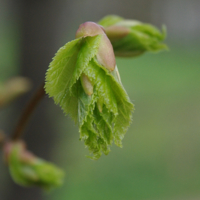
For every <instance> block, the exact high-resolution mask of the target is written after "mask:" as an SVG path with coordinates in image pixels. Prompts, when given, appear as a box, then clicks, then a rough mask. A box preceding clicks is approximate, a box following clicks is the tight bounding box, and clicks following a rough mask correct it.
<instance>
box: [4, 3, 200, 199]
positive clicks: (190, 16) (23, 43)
mask: <svg viewBox="0 0 200 200" xmlns="http://www.w3.org/2000/svg"><path fill="white" fill-rule="evenodd" d="M108 14H117V15H121V16H123V17H125V18H130V19H137V20H140V21H143V22H147V23H152V24H154V25H156V26H158V27H161V25H162V24H165V25H166V26H167V29H168V37H167V40H166V43H167V44H168V45H169V48H170V51H168V52H161V53H159V54H145V55H143V56H141V57H138V58H135V59H117V65H118V69H119V72H120V75H121V79H122V82H123V84H124V87H125V88H126V90H127V92H128V94H129V96H130V98H131V100H132V101H133V103H134V104H135V108H136V110H135V112H134V114H133V123H132V125H131V127H130V128H129V130H128V132H127V134H126V136H125V138H124V140H123V146H124V147H123V148H122V149H120V148H118V147H115V146H114V145H113V146H112V148H111V152H110V154H109V155H108V156H102V157H101V158H100V159H99V160H98V161H92V160H90V159H88V158H86V157H85V155H87V154H88V151H87V149H85V148H84V144H83V142H80V141H79V133H78V128H77V127H76V126H75V125H74V123H73V122H72V121H71V119H70V118H69V117H65V116H64V114H63V113H62V111H61V109H60V108H59V106H56V105H54V103H53V100H52V99H49V98H48V97H46V98H45V99H44V100H43V101H42V102H41V104H40V105H39V107H38V109H37V110H36V111H35V113H34V115H33V117H32V119H31V121H30V124H29V126H28V127H27V128H26V132H25V136H24V139H25V140H26V141H27V143H28V146H29V149H31V150H32V151H33V152H34V153H35V154H37V155H38V156H40V157H43V158H45V159H47V160H50V161H52V162H55V163H57V165H59V166H60V167H62V168H63V169H64V170H65V172H66V176H65V183H64V185H63V186H62V187H61V188H58V189H56V190H54V191H52V192H50V193H44V192H43V191H41V190H39V189H37V188H29V189H24V188H22V187H20V186H17V185H16V184H14V183H13V181H12V180H11V178H10V176H9V173H8V169H7V168H6V166H5V165H4V164H3V162H2V161H0V199H1V200H14V199H16V200H25V199H28V200H36V199H37V200H47V199H48V200H66V199H67V200H94V199H95V200H102V199H105V200H107V199H108V200H198V199H200V104H199V103H200V48H199V44H200V24H199V19H200V1H199V0H168V1H163V0H112V1H111V0H101V1H97V0H74V1H69V0H57V1H53V0H41V1H35V0H19V1H15V0H0V81H4V80H6V79H7V78H9V77H12V76H15V75H23V76H26V77H29V78H30V79H31V80H32V83H33V89H32V91H31V92H30V93H28V94H26V95H24V96H23V97H22V98H20V99H19V100H17V101H16V102H15V103H13V104H12V105H10V106H7V107H6V108H4V109H2V110H0V129H3V130H5V131H6V133H7V134H11V133H12V130H13V128H14V126H15V124H16V121H17V119H18V117H19V113H20V112H21V110H22V109H23V107H24V104H25V102H26V101H27V100H28V99H29V98H30V96H31V95H32V93H33V91H34V90H35V89H36V88H37V87H38V86H39V85H40V83H41V82H42V81H43V80H44V76H45V71H46V69H47V67H48V64H49V62H50V61H51V58H52V57H53V55H54V54H55V52H56V51H57V49H58V48H59V47H60V46H62V45H64V44H65V43H66V42H68V41H69V40H72V39H74V34H75V31H76V30H77V28H78V26H79V24H81V23H83V22H85V21H98V20H99V19H101V18H102V17H103V16H105V15H108ZM0 156H2V153H0Z"/></svg>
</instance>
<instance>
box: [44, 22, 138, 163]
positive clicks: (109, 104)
mask: <svg viewBox="0 0 200 200" xmlns="http://www.w3.org/2000/svg"><path fill="white" fill-rule="evenodd" d="M76 38H77V39H75V40H73V41H71V42H68V43H67V44H65V45H64V46H63V47H61V48H60V49H59V50H58V52H57V53H56V55H55V57H54V58H53V61H52V62H51V63H50V65H49V69H48V71H47V74H46V84H45V90H46V92H47V93H48V94H49V96H50V97H53V99H54V101H55V103H56V104H59V105H60V106H61V108H62V109H63V111H64V113H65V114H69V115H70V116H71V117H72V118H73V120H74V121H75V122H77V123H78V125H79V132H80V139H81V140H83V141H84V142H85V145H86V146H87V147H88V149H89V151H90V153H92V156H91V158H92V159H98V158H99V157H100V156H101V154H102V152H103V153H104V154H108V153H109V151H110V148H109V147H110V145H111V144H112V142H113V141H114V142H115V144H116V145H117V146H120V147H121V146H122V144H121V140H122V139H123V137H124V134H125V133H126V131H127V128H128V126H129V125H130V122H131V118H132V111H133V109H134V108H133V104H132V103H131V102H130V99H129V97H128V95H127V93H126V91H125V89H124V87H123V85H122V83H121V80H120V76H119V72H118V69H117V66H116V62H115V56H114V52H113V48H112V45H111V43H110V41H109V39H108V38H107V36H106V34H105V32H104V30H103V28H102V27H101V26H99V25H98V24H96V23H94V22H86V23H84V24H82V25H80V27H79V29H78V31H77V32H76Z"/></svg>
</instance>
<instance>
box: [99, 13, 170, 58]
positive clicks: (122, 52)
mask: <svg viewBox="0 0 200 200" xmlns="http://www.w3.org/2000/svg"><path fill="white" fill-rule="evenodd" d="M99 24H100V25H102V26H103V27H104V28H105V32H106V34H107V36H108V38H109V39H110V41H111V43H112V45H113V49H114V52H115V55H116V56H120V57H135V56H139V55H141V54H143V53H145V52H158V51H161V50H167V49H168V48H167V45H166V44H164V43H162V41H163V40H164V39H165V38H166V27H165V26H163V27H162V31H159V30H158V29H157V28H156V27H154V26H152V25H151V24H145V23H142V22H140V21H136V20H126V19H123V18H121V17H118V16H115V15H114V16H112V15H111V16H108V17H105V18H103V19H102V20H100V21H99Z"/></svg>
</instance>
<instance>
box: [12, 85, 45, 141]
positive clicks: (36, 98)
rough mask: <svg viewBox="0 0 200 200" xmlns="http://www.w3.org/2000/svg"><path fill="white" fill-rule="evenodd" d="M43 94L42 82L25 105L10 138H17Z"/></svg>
mask: <svg viewBox="0 0 200 200" xmlns="http://www.w3.org/2000/svg"><path fill="white" fill-rule="evenodd" d="M44 96H45V90H44V83H42V85H41V86H40V87H39V88H38V90H37V91H36V93H35V94H34V95H33V97H32V98H31V100H30V101H29V102H28V104H27V106H26V107H25V110H24V111H23V113H22V115H21V117H20V119H19V121H18V123H17V126H16V127H15V129H14V132H13V135H12V136H11V139H12V140H18V139H19V138H20V137H21V136H22V134H23V131H24V129H25V126H26V125H27V123H28V121H29V119H30V116H31V114H32V113H33V111H34V110H35V108H36V107H37V105H38V103H39V102H40V101H41V100H42V98H43V97H44Z"/></svg>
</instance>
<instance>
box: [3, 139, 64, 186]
mask: <svg viewBox="0 0 200 200" xmlns="http://www.w3.org/2000/svg"><path fill="white" fill-rule="evenodd" d="M4 152H5V158H6V161H7V163H8V167H9V170H10V174H11V176H12V178H13V180H14V181H15V182H16V183H17V184H19V185H22V186H38V187H41V188H43V189H45V190H49V189H52V188H55V187H57V186H60V185H61V184H62V182H63V176H64V173H63V171H62V170H61V169H59V168H57V167H56V166H55V165H53V164H51V163H49V162H46V161H45V160H43V159H40V158H38V157H36V156H35V155H33V154H32V153H30V152H29V151H27V150H26V149H25V145H24V143H23V142H22V141H17V142H8V143H6V144H5V146H4Z"/></svg>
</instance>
